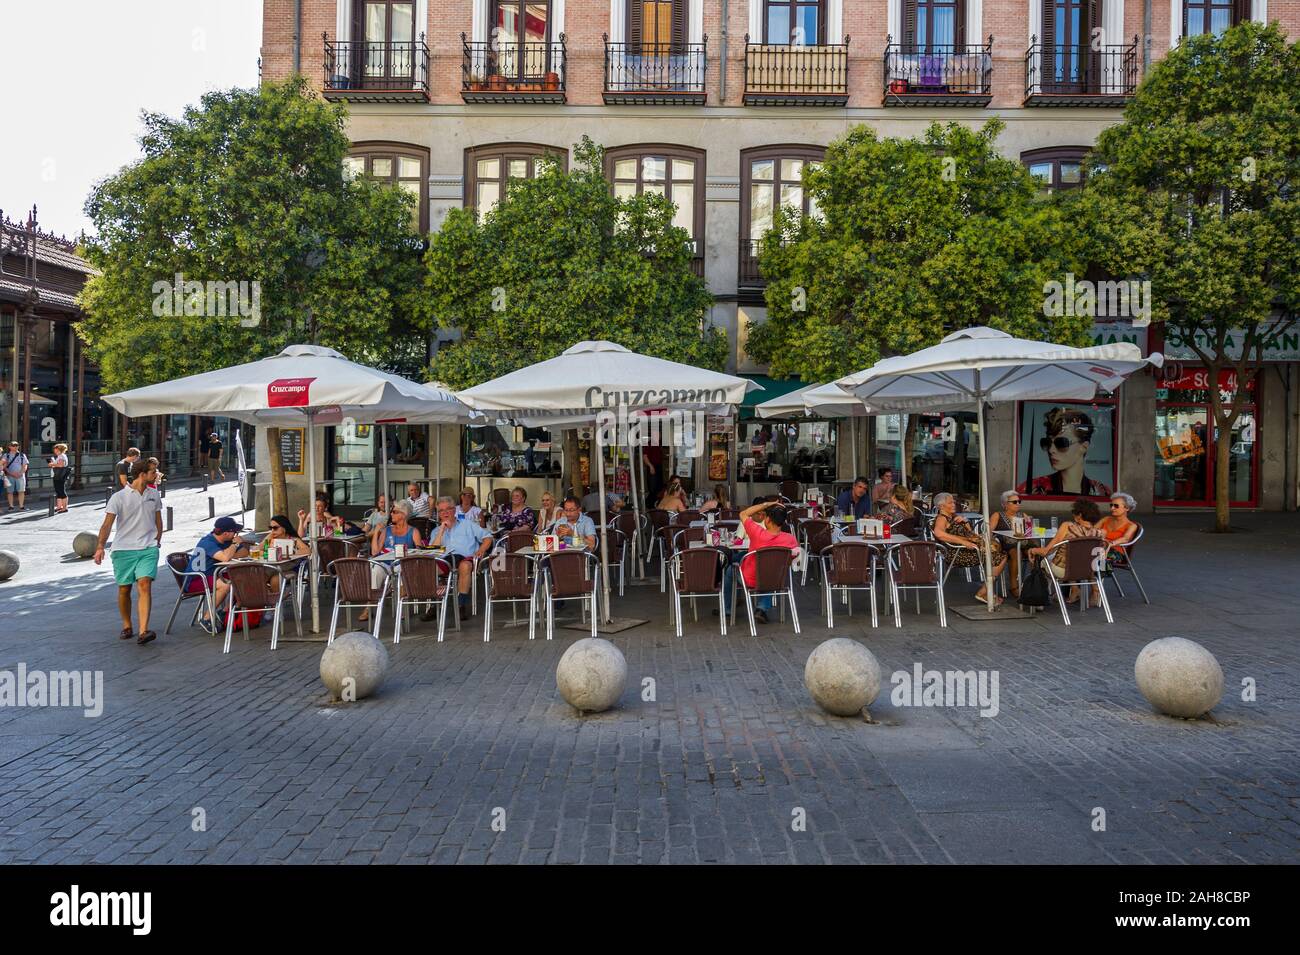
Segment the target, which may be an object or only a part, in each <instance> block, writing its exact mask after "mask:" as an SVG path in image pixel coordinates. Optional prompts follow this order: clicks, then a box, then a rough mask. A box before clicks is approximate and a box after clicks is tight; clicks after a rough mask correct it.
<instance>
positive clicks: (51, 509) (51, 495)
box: [46, 491, 108, 517]
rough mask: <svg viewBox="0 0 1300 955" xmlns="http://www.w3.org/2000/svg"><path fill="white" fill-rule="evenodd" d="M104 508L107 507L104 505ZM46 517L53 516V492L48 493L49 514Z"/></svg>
mask: <svg viewBox="0 0 1300 955" xmlns="http://www.w3.org/2000/svg"><path fill="white" fill-rule="evenodd" d="M104 506H105V507H107V506H108V505H104ZM46 516H47V517H53V516H54V492H53V491H51V492H50V513H49V514H47V515H46Z"/></svg>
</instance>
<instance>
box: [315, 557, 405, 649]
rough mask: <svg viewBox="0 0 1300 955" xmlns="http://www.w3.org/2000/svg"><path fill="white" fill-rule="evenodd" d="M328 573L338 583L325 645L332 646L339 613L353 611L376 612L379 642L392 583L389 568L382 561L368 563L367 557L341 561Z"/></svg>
mask: <svg viewBox="0 0 1300 955" xmlns="http://www.w3.org/2000/svg"><path fill="white" fill-rule="evenodd" d="M376 568H377V569H376ZM330 570H331V572H332V573H333V574H334V578H335V580H336V581H337V588H336V591H335V594H334V612H333V614H331V615H330V633H329V639H328V640H326V644H330V643H333V642H334V632H335V630H336V629H337V628H338V622H339V610H340V609H347V610H349V611H351V609H352V608H353V607H361V608H366V609H368V608H370V607H374V608H375V621H374V628H373V634H374V637H375V639H376V640H378V639H379V623H380V620H381V619H382V617H383V615H384V600H385V599H386V598H387V597H388V588H389V586H390V585H391V582H392V575H393V572H392V568H391V567H389V566H388V564H386V563H384V562H382V561H378V560H370V559H369V558H366V557H340V558H339V559H338V560H336V561H334V562H333V563H332V564H330ZM379 574H382V582H381V584H380V585H379V586H378V587H376V586H375V585H374V581H373V579H372V576H377V575H379ZM350 617H351V614H349V618H350ZM349 623H350V619H349Z"/></svg>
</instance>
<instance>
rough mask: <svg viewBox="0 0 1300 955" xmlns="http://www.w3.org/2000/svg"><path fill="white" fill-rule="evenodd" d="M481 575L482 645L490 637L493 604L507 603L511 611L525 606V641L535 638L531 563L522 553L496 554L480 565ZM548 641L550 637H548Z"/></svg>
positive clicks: (534, 576) (535, 581)
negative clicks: (526, 624) (520, 605)
mask: <svg viewBox="0 0 1300 955" xmlns="http://www.w3.org/2000/svg"><path fill="white" fill-rule="evenodd" d="M479 572H480V573H482V574H483V642H484V643H487V642H488V641H489V640H490V639H491V636H492V605H493V604H499V603H508V604H510V609H511V611H512V612H514V611H517V609H518V605H519V604H521V603H526V604H528V639H529V640H532V639H534V638H535V637H536V636H537V584H538V579H539V578H538V575H537V574H535V573H533V562H532V561H531V560H529V559H528V558H527V557H525V556H523V555H522V554H514V553H509V552H507V553H504V554H496V555H494V556H493V557H492V558H489V559H488V560H485V561H483V562H482V563H481V564H480V565H479ZM547 639H548V640H549V639H550V637H549V635H548V637H547Z"/></svg>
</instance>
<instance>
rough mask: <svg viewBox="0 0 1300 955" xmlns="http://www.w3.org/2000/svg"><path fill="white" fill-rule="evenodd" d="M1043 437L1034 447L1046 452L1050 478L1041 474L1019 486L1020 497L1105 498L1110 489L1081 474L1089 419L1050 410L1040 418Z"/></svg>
mask: <svg viewBox="0 0 1300 955" xmlns="http://www.w3.org/2000/svg"><path fill="white" fill-rule="evenodd" d="M1043 429H1044V430H1045V431H1046V432H1047V434H1046V436H1044V437H1042V438H1040V439H1039V440H1038V446H1039V447H1040V448H1041V449H1042V450H1044V451H1046V452H1047V461H1048V463H1049V464H1050V465H1051V466H1052V473H1051V474H1044V475H1043V476H1041V477H1036V478H1034V479H1033V480H1032V481H1028V482H1026V483H1025V484H1021V485H1020V486H1019V487H1018V488H1016V490H1017V491H1019V492H1020V493H1021V494H1050V495H1056V496H1074V495H1079V496H1081V497H1109V496H1110V488H1109V487H1107V486H1106V485H1105V484H1102V483H1101V482H1100V481H1095V480H1093V479H1092V478H1090V477H1088V476H1087V475H1086V474H1085V473H1084V466H1085V464H1086V461H1087V458H1088V446H1089V443H1090V442H1091V441H1092V436H1093V426H1092V419H1091V418H1089V417H1088V416H1087V415H1086V414H1084V413H1083V412H1082V411H1079V410H1077V409H1074V408H1053V409H1052V410H1051V411H1048V412H1047V413H1046V414H1045V415H1043Z"/></svg>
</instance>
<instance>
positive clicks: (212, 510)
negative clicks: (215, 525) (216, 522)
mask: <svg viewBox="0 0 1300 955" xmlns="http://www.w3.org/2000/svg"><path fill="white" fill-rule="evenodd" d="M216 516H217V499H216V498H215V497H209V498H208V520H212V519H213V518H215V517H216Z"/></svg>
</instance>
